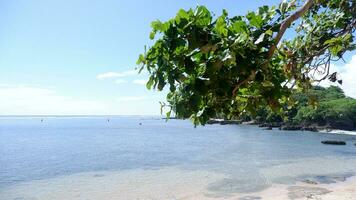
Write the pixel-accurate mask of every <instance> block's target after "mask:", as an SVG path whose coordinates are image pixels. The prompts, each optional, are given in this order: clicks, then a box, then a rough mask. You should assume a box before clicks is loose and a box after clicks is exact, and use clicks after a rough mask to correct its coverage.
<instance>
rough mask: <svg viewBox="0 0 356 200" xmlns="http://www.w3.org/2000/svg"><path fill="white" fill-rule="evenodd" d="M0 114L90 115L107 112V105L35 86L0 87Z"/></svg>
mask: <svg viewBox="0 0 356 200" xmlns="http://www.w3.org/2000/svg"><path fill="white" fill-rule="evenodd" d="M0 96H1V98H0V114H3V115H22V114H36V115H47V114H63V115H66V114H90V113H97V112H100V111H102V110H105V106H106V105H105V104H104V103H99V102H96V101H90V100H80V99H74V98H72V97H70V96H61V95H59V94H58V93H56V91H54V90H53V89H48V88H41V87H34V86H0Z"/></svg>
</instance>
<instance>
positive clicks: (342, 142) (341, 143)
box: [321, 140, 346, 145]
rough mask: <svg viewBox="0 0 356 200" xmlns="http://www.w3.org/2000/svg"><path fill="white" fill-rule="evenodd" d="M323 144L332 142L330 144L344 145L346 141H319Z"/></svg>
mask: <svg viewBox="0 0 356 200" xmlns="http://www.w3.org/2000/svg"><path fill="white" fill-rule="evenodd" d="M321 143H323V144H332V145H346V142H344V141H338V140H325V141H321Z"/></svg>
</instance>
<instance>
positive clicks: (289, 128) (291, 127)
mask: <svg viewBox="0 0 356 200" xmlns="http://www.w3.org/2000/svg"><path fill="white" fill-rule="evenodd" d="M279 129H280V130H285V131H299V130H301V129H302V127H300V126H289V125H285V126H281V127H280V128H279Z"/></svg>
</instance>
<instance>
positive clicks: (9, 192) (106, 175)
mask: <svg viewBox="0 0 356 200" xmlns="http://www.w3.org/2000/svg"><path fill="white" fill-rule="evenodd" d="M224 178H226V177H225V175H223V174H218V173H213V172H209V171H188V170H182V169H178V168H173V167H168V168H163V169H158V170H128V171H120V172H115V171H113V172H108V171H104V172H87V173H79V174H74V175H68V176H62V177H57V178H51V179H46V180H36V181H30V182H26V183H20V184H16V185H12V186H9V187H6V188H2V189H0V199H1V200H49V199H50V200H64V199H65V200H120V199H123V200H167V199H169V200H197V199H202V200H214V199H215V200H222V199H226V200H260V199H262V200H286V199H287V200H288V199H290V200H295V199H305V200H335V199H337V200H355V199H356V177H351V178H348V179H346V180H342V179H340V178H339V177H334V178H333V177H331V179H333V180H334V181H333V182H335V183H332V184H323V183H318V182H316V181H313V180H306V181H304V182H298V183H295V184H291V185H283V184H273V185H272V186H271V187H269V188H267V189H265V190H262V191H260V192H254V193H228V194H222V193H217V192H215V191H211V190H209V186H210V185H211V184H212V183H214V182H216V181H219V180H222V179H224Z"/></svg>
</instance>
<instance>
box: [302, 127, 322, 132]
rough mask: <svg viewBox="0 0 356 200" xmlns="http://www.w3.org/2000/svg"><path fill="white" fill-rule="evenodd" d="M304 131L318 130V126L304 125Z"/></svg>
mask: <svg viewBox="0 0 356 200" xmlns="http://www.w3.org/2000/svg"><path fill="white" fill-rule="evenodd" d="M301 130H302V131H312V132H318V128H316V127H303V128H301Z"/></svg>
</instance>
